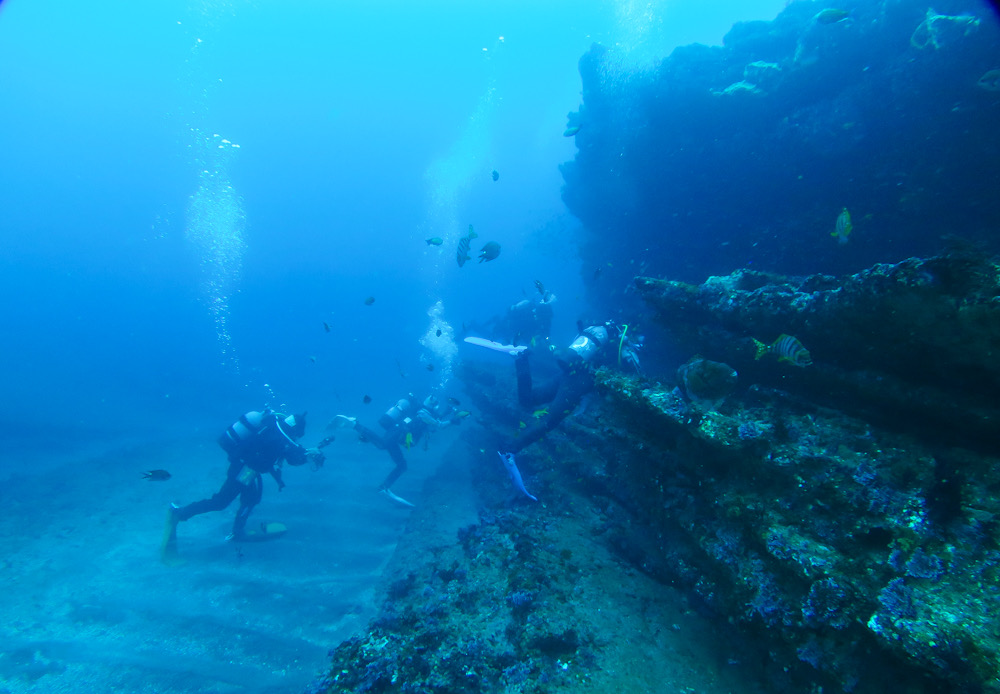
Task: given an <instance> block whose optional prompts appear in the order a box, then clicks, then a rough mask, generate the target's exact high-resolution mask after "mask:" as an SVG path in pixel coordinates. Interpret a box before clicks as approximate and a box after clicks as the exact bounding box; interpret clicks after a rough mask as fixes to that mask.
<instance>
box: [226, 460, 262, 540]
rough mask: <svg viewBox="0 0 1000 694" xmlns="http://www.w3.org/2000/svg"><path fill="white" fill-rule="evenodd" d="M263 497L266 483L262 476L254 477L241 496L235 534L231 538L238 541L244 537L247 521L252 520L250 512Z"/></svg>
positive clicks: (235, 521) (234, 522)
mask: <svg viewBox="0 0 1000 694" xmlns="http://www.w3.org/2000/svg"><path fill="white" fill-rule="evenodd" d="M263 495H264V483H263V481H262V478H261V476H260V475H254V478H253V479H252V480H251V481H250V483H249V484H247V485H246V486H245V487H244V488H243V492H242V493H241V494H240V507H239V509H237V511H236V518H235V519H234V520H233V534H232V535H230V537H231V538H233V539H236V540H238V539H240V538H241V537H243V534H244V531H245V529H246V525H247V520H248V519H249V518H250V512H251V511H253V509H254V507H255V506H256V505H257V504H259V503H260V500H261V497H263Z"/></svg>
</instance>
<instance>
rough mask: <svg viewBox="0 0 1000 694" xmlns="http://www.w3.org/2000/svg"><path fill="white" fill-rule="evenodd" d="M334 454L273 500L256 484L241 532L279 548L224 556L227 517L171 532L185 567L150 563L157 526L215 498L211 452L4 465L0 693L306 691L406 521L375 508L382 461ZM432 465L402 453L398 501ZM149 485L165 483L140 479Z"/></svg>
mask: <svg viewBox="0 0 1000 694" xmlns="http://www.w3.org/2000/svg"><path fill="white" fill-rule="evenodd" d="M342 438H343V442H342V441H337V442H336V443H335V444H334V445H333V446H331V447H330V448H328V449H327V454H328V461H327V464H326V466H324V468H322V469H321V470H318V471H313V470H312V469H311V467H310V466H304V467H300V468H288V467H286V469H285V482H286V484H287V485H288V486H287V487H286V488H285V490H284V491H282V492H281V493H278V491H277V486H276V485H275V483H274V482H273V480H270V479H265V488H264V498H263V501H262V503H261V504H260V505H259V506H258V507H257V509H256V510H255V512H254V514H253V515H252V516H251V519H250V523H249V525H248V527H257V526H259V524H260V523H262V522H271V521H279V522H282V523H285V524H286V525H287V526H288V528H289V530H288V532H287V534H286V535H285V536H283V537H281V538H280V539H276V540H273V541H268V542H259V543H242V544H233V543H230V542H226V541H225V539H224V538H225V537H226V535H227V534H228V532H229V530H230V528H231V525H232V519H233V515H234V513H235V511H236V508H237V506H238V502H233V504H232V505H231V506H230V508H228V509H227V510H225V511H222V512H218V513H209V514H205V515H202V516H198V517H196V518H193V519H191V520H190V521H188V522H186V523H182V524H181V525H180V527H179V531H178V537H179V541H178V546H179V553H180V557H181V558H182V559H183V563H182V564H181V565H179V566H166V565H164V564H163V563H161V561H160V555H159V544H160V540H161V537H162V529H163V524H164V520H165V517H166V509H167V507H168V505H169V503H170V502H171V501H175V502H178V503H182V504H183V503H189V502H191V501H194V500H196V499H199V498H204V497H206V496H210V495H211V494H212V493H214V492H215V491H216V490H217V489H218V488H219V486H220V485H221V484H222V481H223V479H224V477H225V471H226V459H225V454H224V453H223V452H222V450H221V449H220V448H219V447H218V446H217V445H216V444H215V442H214V441H213V440H211V437H204V438H200V437H199V438H198V439H196V440H187V441H179V442H178V441H172V442H166V443H164V442H136V441H121V440H118V441H115V440H107V441H99V442H94V441H91V442H88V444H87V446H86V449H83V448H82V447H81V451H80V453H79V454H78V455H74V454H73V453H72V452H71V453H69V454H67V453H66V452H65V451H63V452H61V454H60V455H61V458H60V460H49V461H42V462H44V464H38V462H37V461H36V462H35V463H33V464H32V465H31V466H30V467H31V469H30V470H28V469H26V466H24V465H19V464H18V463H17V461H11V462H10V464H9V466H8V465H5V466H4V467H6V468H7V470H6V471H5V472H6V474H5V477H6V479H5V481H4V482H3V484H2V485H0V503H2V508H3V513H2V514H0V562H2V574H0V576H2V578H0V587H2V589H0V614H2V615H3V620H2V621H0V692H2V693H9V694H20V693H22V692H32V693H34V694H37V693H39V692H53V693H55V692H82V691H91V692H114V691H119V692H130V693H136V694H140V693H143V692H149V693H152V692H156V693H157V694H175V693H176V694H179V693H182V692H203V693H206V694H213V693H223V692H248V693H261V694H263V693H266V692H298V691H301V690H302V688H304V687H305V686H306V685H307V684H308V683H309V682H310V681H312V680H313V679H314V678H315V677H316V676H317V675H318V674H321V673H323V672H325V671H326V668H327V667H328V662H329V661H328V658H327V651H328V650H329V649H331V648H333V647H335V646H336V645H337V644H338V643H340V641H341V640H343V639H344V638H347V637H349V636H351V635H353V634H355V633H356V632H357V631H358V630H360V629H362V628H364V626H365V624H366V623H367V622H368V620H369V618H370V617H371V615H372V614H373V613H374V610H375V607H376V606H375V604H374V601H375V596H376V586H377V583H378V580H379V577H380V576H381V573H382V571H383V569H384V567H385V566H386V564H387V562H388V561H389V559H390V557H391V556H392V553H393V551H394V550H395V546H396V543H397V541H398V538H399V537H400V535H401V533H402V532H403V529H404V527H405V525H406V523H407V519H408V517H409V513H410V512H409V511H408V510H406V509H403V508H401V507H398V506H397V505H394V504H392V503H391V502H389V501H388V500H386V499H384V498H382V497H381V496H379V495H378V494H377V493H376V492H375V489H376V487H377V485H378V483H379V481H380V480H381V479H382V478H383V477H384V475H385V474H386V473H387V472H388V470H389V469H390V467H391V464H390V462H389V460H388V456H386V454H385V453H384V452H382V451H378V450H376V449H374V447H372V446H366V445H363V444H360V443H357V442H355V441H353V440H350V439H351V437H349V436H347V435H345V436H344V437H342ZM206 439H207V440H206ZM439 450H442V449H440V448H437V447H433V448H431V449H430V450H428V451H414V452H412V454H411V456H410V470H409V472H408V473H407V474H406V475H405V476H404V477H403V478H402V479H401V480H400V481H399V482H398V483H397V485H396V491H397V493H399V494H400V495H401V496H404V497H408V498H410V499H411V500H412V501H414V502H415V503H419V502H420V499H419V493H420V491H419V490H420V488H421V486H422V483H423V479H424V478H425V477H426V476H427V475H428V474H431V473H432V472H433V470H434V467H435V466H436V460H437V458H436V454H437V452H438V451H439ZM157 468H160V469H166V470H168V471H170V473H171V475H172V477H171V479H170V480H168V481H166V482H150V481H147V480H143V479H142V473H143V471H145V470H149V469H157Z"/></svg>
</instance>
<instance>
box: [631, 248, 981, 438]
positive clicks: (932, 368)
mask: <svg viewBox="0 0 1000 694" xmlns="http://www.w3.org/2000/svg"><path fill="white" fill-rule="evenodd" d="M635 285H636V288H637V289H638V291H639V294H640V295H641V296H642V297H643V299H644V300H645V301H646V302H647V303H648V305H649V306H651V307H652V308H653V309H654V311H655V315H656V319H657V320H658V321H660V322H661V323H662V324H663V325H664V326H665V327H667V328H668V329H669V335H671V336H672V337H673V338H674V339H675V340H676V341H677V345H678V348H679V349H681V350H682V353H684V352H687V353H691V354H694V353H698V354H702V355H704V356H706V357H709V358H712V359H718V360H719V361H724V362H726V363H728V364H730V365H732V366H733V367H735V368H736V369H737V371H738V372H739V373H740V374H741V378H742V380H743V381H744V382H748V383H759V384H766V385H769V386H773V387H779V388H782V389H785V390H788V391H790V392H792V393H796V394H798V395H800V396H802V397H805V398H808V399H809V400H811V401H813V402H817V403H820V404H823V405H826V406H830V407H836V408H838V409H840V410H842V411H845V412H849V413H853V414H856V415H858V416H863V417H865V418H868V419H871V420H873V421H876V422H878V423H880V424H883V425H891V426H893V427H894V428H896V429H898V430H904V431H905V430H919V431H920V433H921V435H922V436H924V437H925V438H928V439H930V440H942V441H946V442H955V441H962V442H963V443H964V444H965V445H969V446H974V447H977V448H980V449H985V450H991V451H993V452H997V451H1000V425H998V424H997V423H998V422H1000V401H998V400H997V393H998V392H1000V268H998V267H997V266H996V265H995V264H994V263H992V262H991V261H989V260H988V259H987V258H986V257H984V256H982V255H981V254H978V253H975V252H972V251H963V252H955V253H952V254H950V255H946V256H940V257H934V258H929V259H918V258H911V259H909V260H906V261H903V262H901V263H898V264H894V265H890V264H882V265H876V266H874V267H872V268H870V269H868V270H865V271H862V272H859V273H856V274H854V275H850V276H847V277H845V278H842V279H838V278H834V277H830V276H826V275H811V276H808V277H797V278H790V277H783V276H777V275H773V274H767V273H762V272H756V271H749V270H740V271H737V272H735V273H733V274H731V275H726V276H723V277H712V278H709V280H708V281H706V282H705V283H704V284H701V285H690V284H686V283H683V282H674V281H669V280H659V279H653V278H648V277H639V278H636V280H635ZM782 334H789V335H793V336H795V337H796V338H798V339H799V340H800V341H801V342H802V343H803V344H804V345H805V347H806V348H807V349H808V350H809V352H810V353H811V355H812V360H813V363H812V364H811V365H810V366H808V367H805V368H799V367H796V366H794V365H792V364H789V363H787V362H783V361H780V360H779V359H778V358H777V356H776V355H769V354H763V355H762V354H760V349H759V342H763V343H768V344H769V343H771V342H772V341H774V340H775V339H776V338H778V337H779V336H780V335H782Z"/></svg>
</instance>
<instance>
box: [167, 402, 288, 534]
mask: <svg viewBox="0 0 1000 694" xmlns="http://www.w3.org/2000/svg"><path fill="white" fill-rule="evenodd" d="M245 417H246V415H244V420H243V421H245ZM278 426H279V425H278V420H277V417H276V416H275V415H274V414H273V413H269V414H266V415H264V418H263V420H262V422H261V427H260V429H259V430H258V431H256V432H255V433H254V434H253V436H251V437H249V438H247V439H246V440H243V441H240V442H239V443H238V444H233V443H232V441H231V440H229V439H227V438H226V434H223V436H222V437H221V438H220V440H219V443H220V444H221V445H222V447H223V448H224V449H225V450H226V451H227V452H228V453H229V470H228V471H227V472H226V481H225V482H223V483H222V487H221V488H220V489H219V491H217V492H216V493H215V494H213V495H212V496H211V497H210V498H208V499H202V500H201V501H195V502H194V503H192V504H188V505H187V506H184V507H182V508H179V509H177V510H176V511H175V512H174V515H175V517H176V518H177V520H178V521H186V520H187V519H188V518H191V517H192V516H197V515H198V514H201V513H208V512H209V511H221V510H223V509H224V508H226V507H227V506H229V504H231V503H232V502H233V499H235V498H236V497H237V496H239V497H240V508H239V510H238V511H237V512H236V520H235V521H234V522H233V535H234V536H236V537H239V536H240V535H242V534H243V529H244V528H245V527H246V523H247V518H249V517H250V512H251V511H252V510H253V507H254V506H256V505H257V504H258V503H259V502H260V499H261V496H262V494H263V491H264V485H263V482H262V481H261V475H263V474H269V475H271V476H272V477H274V479H275V481H276V482H277V483H278V490H279V491H280V490H281V488H282V487H284V486H285V485H284V482H282V481H281V469H280V468H279V467H278V462H279V461H281V460H285V461H287V462H288V464H289V465H304V464H305V463H306V461H307V458H306V449H305V448H303V447H302V446H300V445H298V444H297V443H295V442H294V441H292V440H291V439H289V438H288V437H287V436H286V435H285V434H284V433H283V432H282V431H280V430H279V428H278Z"/></svg>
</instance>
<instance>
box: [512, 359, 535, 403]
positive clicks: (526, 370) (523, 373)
mask: <svg viewBox="0 0 1000 694" xmlns="http://www.w3.org/2000/svg"><path fill="white" fill-rule="evenodd" d="M514 371H515V372H516V373H517V401H518V402H519V403H521V407H531V406H532V405H533V404H534V402H533V397H532V388H531V362H530V361H529V360H528V352H527V351H525V352H521V353H520V354H519V355H517V357H516V358H515V359H514Z"/></svg>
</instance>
